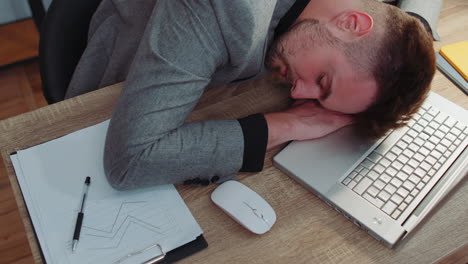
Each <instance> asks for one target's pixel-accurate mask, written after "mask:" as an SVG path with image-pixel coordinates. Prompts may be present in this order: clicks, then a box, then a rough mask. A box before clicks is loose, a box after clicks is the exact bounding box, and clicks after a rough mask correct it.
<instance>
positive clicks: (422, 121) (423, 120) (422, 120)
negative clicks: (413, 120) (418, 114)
mask: <svg viewBox="0 0 468 264" xmlns="http://www.w3.org/2000/svg"><path fill="white" fill-rule="evenodd" d="M418 124H420V125H421V126H423V127H425V126H427V125H428V124H429V122H428V121H427V120H425V119H421V120H419V121H418Z"/></svg>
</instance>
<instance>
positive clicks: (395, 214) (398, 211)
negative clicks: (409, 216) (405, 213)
mask: <svg viewBox="0 0 468 264" xmlns="http://www.w3.org/2000/svg"><path fill="white" fill-rule="evenodd" d="M400 214H401V211H400V210H398V209H397V210H395V211H394V212H393V213H392V218H393V219H397V218H398V217H399V216H400Z"/></svg>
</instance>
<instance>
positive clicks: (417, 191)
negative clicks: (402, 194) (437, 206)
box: [410, 188, 419, 197]
mask: <svg viewBox="0 0 468 264" xmlns="http://www.w3.org/2000/svg"><path fill="white" fill-rule="evenodd" d="M418 193H419V190H418V189H416V188H414V189H413V190H412V191H411V193H410V196H413V197H416V195H418Z"/></svg>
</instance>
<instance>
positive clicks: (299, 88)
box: [291, 79, 320, 99]
mask: <svg viewBox="0 0 468 264" xmlns="http://www.w3.org/2000/svg"><path fill="white" fill-rule="evenodd" d="M291 97H292V98H294V99H318V98H319V97H320V87H319V86H318V85H317V84H316V83H314V82H304V81H303V80H302V79H297V80H296V82H295V83H294V84H293V86H292V87H291Z"/></svg>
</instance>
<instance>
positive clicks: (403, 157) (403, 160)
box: [397, 155, 409, 164]
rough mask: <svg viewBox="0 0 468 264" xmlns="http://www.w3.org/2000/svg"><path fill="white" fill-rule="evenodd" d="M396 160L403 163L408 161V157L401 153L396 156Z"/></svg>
mask: <svg viewBox="0 0 468 264" xmlns="http://www.w3.org/2000/svg"><path fill="white" fill-rule="evenodd" d="M397 160H398V161H400V162H401V163H403V164H405V163H407V162H408V160H409V158H408V157H406V156H403V155H401V156H398V158H397Z"/></svg>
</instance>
